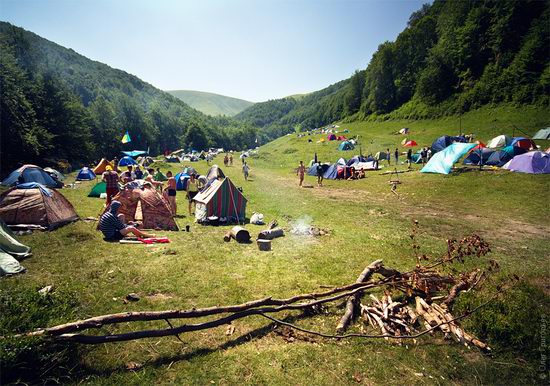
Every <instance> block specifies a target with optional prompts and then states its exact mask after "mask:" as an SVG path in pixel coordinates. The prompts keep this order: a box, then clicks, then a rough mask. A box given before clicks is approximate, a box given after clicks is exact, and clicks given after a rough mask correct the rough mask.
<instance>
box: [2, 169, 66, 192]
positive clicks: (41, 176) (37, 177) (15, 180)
mask: <svg viewBox="0 0 550 386" xmlns="http://www.w3.org/2000/svg"><path fill="white" fill-rule="evenodd" d="M28 182H36V183H38V184H41V185H44V186H47V187H48V188H57V187H59V185H60V184H59V183H57V182H56V181H55V180H54V179H53V178H52V176H50V175H49V174H48V173H46V172H45V171H44V169H42V168H41V167H38V166H36V165H23V166H21V167H20V168H19V169H16V170H14V171H13V172H11V173H10V175H9V176H7V177H6V178H5V179H4V181H2V185H4V186H15V185H17V184H24V183H28Z"/></svg>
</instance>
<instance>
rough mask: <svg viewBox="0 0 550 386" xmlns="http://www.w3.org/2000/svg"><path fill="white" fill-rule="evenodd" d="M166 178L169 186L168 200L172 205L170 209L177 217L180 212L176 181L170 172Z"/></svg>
mask: <svg viewBox="0 0 550 386" xmlns="http://www.w3.org/2000/svg"><path fill="white" fill-rule="evenodd" d="M166 177H168V186H167V187H166V193H167V199H168V203H169V204H170V209H172V214H173V215H174V216H175V215H176V211H177V210H178V207H177V204H176V179H175V178H174V176H173V175H172V171H170V170H168V172H167V173H166Z"/></svg>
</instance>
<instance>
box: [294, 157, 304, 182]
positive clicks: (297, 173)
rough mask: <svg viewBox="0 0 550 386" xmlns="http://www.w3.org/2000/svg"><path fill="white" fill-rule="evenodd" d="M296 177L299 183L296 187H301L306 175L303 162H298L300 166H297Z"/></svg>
mask: <svg viewBox="0 0 550 386" xmlns="http://www.w3.org/2000/svg"><path fill="white" fill-rule="evenodd" d="M296 175H297V176H299V177H300V183H299V184H298V186H302V184H303V183H304V177H305V175H306V167H305V165H304V161H300V165H298V170H296Z"/></svg>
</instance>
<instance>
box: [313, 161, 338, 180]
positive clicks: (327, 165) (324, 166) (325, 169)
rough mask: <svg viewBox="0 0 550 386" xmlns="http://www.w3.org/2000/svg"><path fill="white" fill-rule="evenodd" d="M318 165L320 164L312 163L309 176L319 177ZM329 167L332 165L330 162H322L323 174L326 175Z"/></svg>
mask: <svg viewBox="0 0 550 386" xmlns="http://www.w3.org/2000/svg"><path fill="white" fill-rule="evenodd" d="M317 165H319V164H318V163H314V164H313V165H311V167H310V168H309V169H308V170H307V175H308V176H313V177H317ZM335 165H336V164H335ZM329 167H330V165H329V164H321V169H322V170H323V176H324V174H325V172H326V171H327V170H328V169H329Z"/></svg>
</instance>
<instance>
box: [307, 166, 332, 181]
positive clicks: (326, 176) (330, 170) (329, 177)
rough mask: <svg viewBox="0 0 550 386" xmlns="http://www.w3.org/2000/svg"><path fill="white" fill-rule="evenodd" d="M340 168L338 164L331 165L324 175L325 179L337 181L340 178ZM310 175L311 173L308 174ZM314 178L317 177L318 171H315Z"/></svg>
mask: <svg viewBox="0 0 550 386" xmlns="http://www.w3.org/2000/svg"><path fill="white" fill-rule="evenodd" d="M338 166H339V165H337V164H334V165H330V166H329V167H328V168H327V169H326V170H325V172H324V173H323V178H326V179H327V180H335V179H337V178H338ZM308 174H309V173H308ZM310 175H311V174H310ZM313 175H314V176H316V175H317V170H315V174H313Z"/></svg>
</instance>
